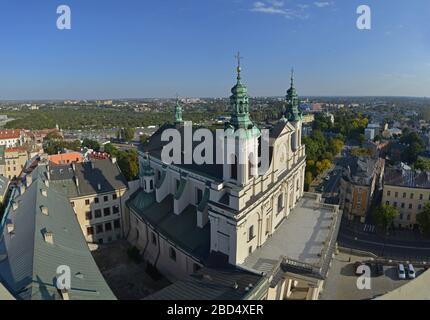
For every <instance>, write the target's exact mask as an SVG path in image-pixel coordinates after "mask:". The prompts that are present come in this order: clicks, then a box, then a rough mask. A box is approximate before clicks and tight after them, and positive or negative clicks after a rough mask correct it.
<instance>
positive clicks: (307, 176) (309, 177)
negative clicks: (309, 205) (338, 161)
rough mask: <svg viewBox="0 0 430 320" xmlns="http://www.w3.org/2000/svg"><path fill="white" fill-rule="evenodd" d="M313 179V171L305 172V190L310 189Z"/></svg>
mask: <svg viewBox="0 0 430 320" xmlns="http://www.w3.org/2000/svg"><path fill="white" fill-rule="evenodd" d="M313 180H314V177H313V176H312V172H309V171H307V172H306V174H305V190H309V187H310V185H311V184H312V181H313Z"/></svg>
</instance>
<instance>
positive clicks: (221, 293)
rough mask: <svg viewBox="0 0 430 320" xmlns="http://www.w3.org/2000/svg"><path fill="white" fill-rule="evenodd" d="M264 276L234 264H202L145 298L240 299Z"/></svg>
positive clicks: (257, 284) (256, 285) (258, 283)
mask: <svg viewBox="0 0 430 320" xmlns="http://www.w3.org/2000/svg"><path fill="white" fill-rule="evenodd" d="M262 279H263V276H262V275H260V274H256V273H251V272H248V271H245V270H242V269H238V268H235V267H224V268H203V269H201V270H199V271H198V272H197V273H196V274H193V275H190V276H188V277H186V278H185V279H184V280H180V281H177V282H175V283H174V284H172V285H170V286H168V287H166V288H164V289H162V290H160V291H158V292H156V293H154V294H152V295H150V296H148V297H146V298H145V299H146V300H241V299H244V298H246V296H247V295H248V294H249V293H250V292H251V291H252V290H253V289H254V288H256V287H258V286H259V285H260V281H261V280H262ZM250 285H251V286H250ZM247 288H248V289H247Z"/></svg>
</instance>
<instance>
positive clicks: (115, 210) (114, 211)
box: [112, 206, 119, 214]
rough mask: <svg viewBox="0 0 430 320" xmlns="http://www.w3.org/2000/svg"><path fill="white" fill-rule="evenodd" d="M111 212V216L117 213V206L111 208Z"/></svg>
mask: <svg viewBox="0 0 430 320" xmlns="http://www.w3.org/2000/svg"><path fill="white" fill-rule="evenodd" d="M112 212H113V214H117V213H119V206H113V207H112Z"/></svg>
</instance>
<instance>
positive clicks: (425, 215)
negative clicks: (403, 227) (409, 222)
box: [417, 203, 430, 236]
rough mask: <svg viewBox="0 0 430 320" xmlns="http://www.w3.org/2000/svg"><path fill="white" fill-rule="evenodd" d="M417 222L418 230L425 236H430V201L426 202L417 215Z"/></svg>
mask: <svg viewBox="0 0 430 320" xmlns="http://www.w3.org/2000/svg"><path fill="white" fill-rule="evenodd" d="M417 223H418V226H419V228H420V231H421V232H422V233H423V234H424V235H425V236H430V203H426V204H425V205H424V208H423V210H422V211H421V212H420V213H419V214H418V215H417Z"/></svg>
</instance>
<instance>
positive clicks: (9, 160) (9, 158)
mask: <svg viewBox="0 0 430 320" xmlns="http://www.w3.org/2000/svg"><path fill="white" fill-rule="evenodd" d="M27 160H28V154H27V152H26V151H12V152H10V151H7V150H6V152H5V165H4V172H2V173H0V174H3V175H4V176H5V177H7V178H8V179H9V180H11V179H13V178H14V177H18V176H19V175H20V174H21V172H22V170H23V169H24V167H25V164H26V162H27Z"/></svg>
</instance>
